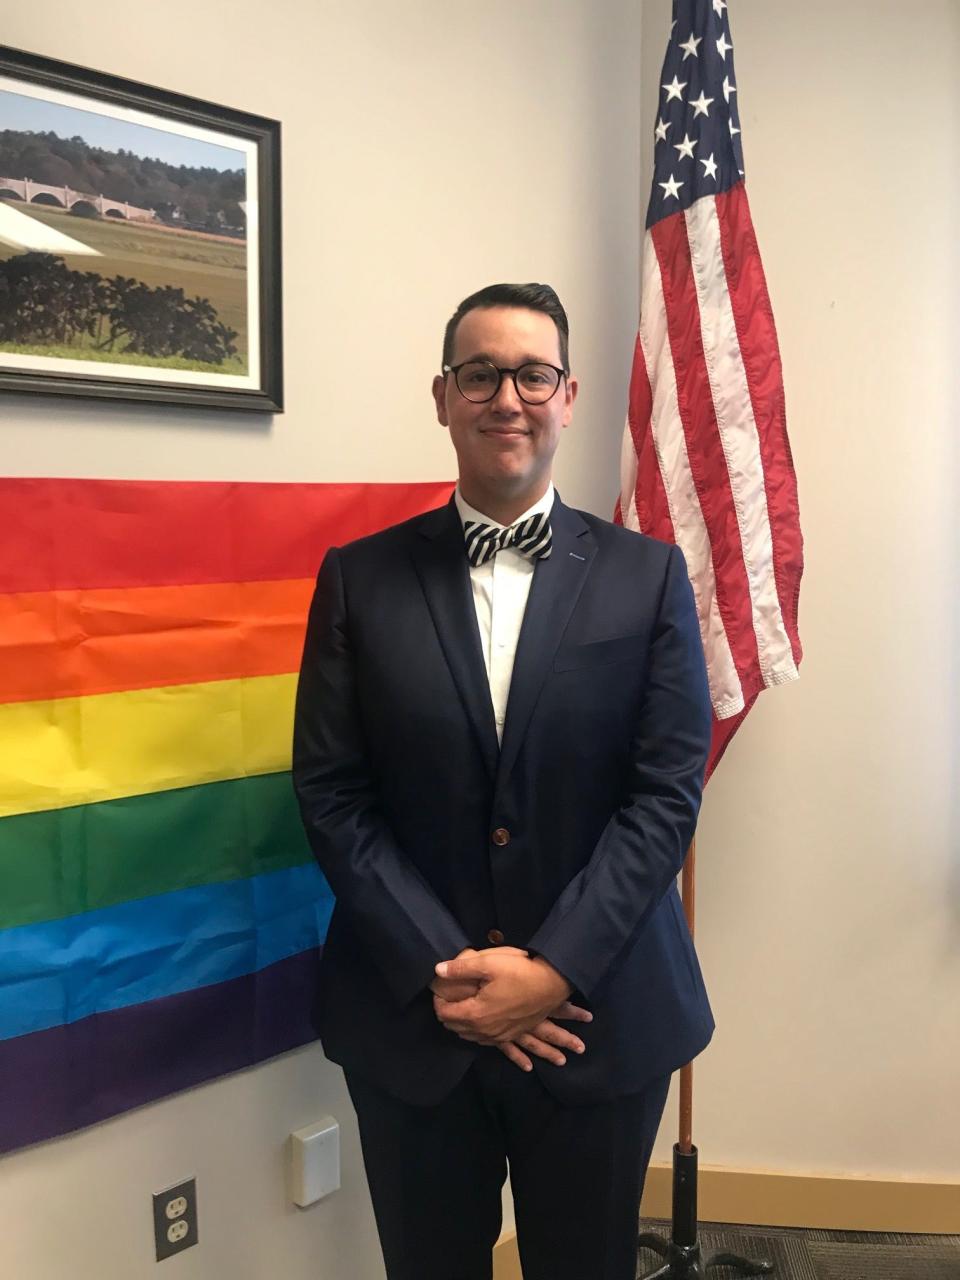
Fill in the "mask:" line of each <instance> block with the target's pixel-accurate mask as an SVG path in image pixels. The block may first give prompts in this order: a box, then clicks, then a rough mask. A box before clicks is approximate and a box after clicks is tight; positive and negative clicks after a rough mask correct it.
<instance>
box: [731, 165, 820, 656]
mask: <svg viewBox="0 0 960 1280" xmlns="http://www.w3.org/2000/svg"><path fill="white" fill-rule="evenodd" d="M716 203H717V215H718V218H719V222H720V241H721V246H722V251H723V263H724V270H725V273H726V277H727V288H728V291H729V294H730V304H731V307H732V309H733V318H734V322H735V324H736V326H737V337H738V339H739V342H740V354H741V357H742V359H743V366H744V369H745V370H746V374H747V383H748V386H749V388H750V400H751V403H752V405H753V416H754V420H755V421H756V424H757V435H758V438H759V443H760V456H761V458H762V460H763V480H764V486H765V489H766V495H767V512H768V516H769V521H770V534H771V538H772V542H773V571H774V579H775V581H776V584H777V595H778V597H779V600H780V612H781V613H782V615H783V623H784V627H785V628H786V631H787V635H788V636H789V638H790V647H791V649H792V650H793V659H794V662H796V663H799V662H800V658H801V656H802V652H803V651H802V648H801V645H800V633H799V630H798V625H797V613H798V606H799V596H800V578H801V575H802V573H803V537H802V534H801V532H800V511H799V504H798V501H797V477H796V472H795V470H794V466H793V456H792V454H791V452H790V441H789V440H788V438H787V415H786V408H785V405H784V397H783V374H782V369H781V364H780V348H779V346H778V343H777V329H776V325H775V323H774V319H773V309H772V307H771V306H770V296H769V294H768V293H767V282H766V278H765V276H764V272H763V264H762V262H761V260H760V250H759V248H758V246H757V237H756V233H755V232H754V229H753V222H752V220H751V218H750V206H749V203H748V201H747V192H746V188H745V187H744V185H743V183H742V182H741V183H738V184H737V185H736V186H735V187H731V189H730V190H729V191H727V192H726V193H724V194H723V195H720V196H717V199H716Z"/></svg>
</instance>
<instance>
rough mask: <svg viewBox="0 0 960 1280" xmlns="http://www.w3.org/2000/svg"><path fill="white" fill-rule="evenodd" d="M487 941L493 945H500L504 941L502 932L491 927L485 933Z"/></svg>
mask: <svg viewBox="0 0 960 1280" xmlns="http://www.w3.org/2000/svg"><path fill="white" fill-rule="evenodd" d="M487 941H488V942H492V943H493V945H494V946H495V947H502V946H503V942H504V937H503V934H502V933H501V932H500V930H499V929H491V930H490V932H489V933H488V934H487Z"/></svg>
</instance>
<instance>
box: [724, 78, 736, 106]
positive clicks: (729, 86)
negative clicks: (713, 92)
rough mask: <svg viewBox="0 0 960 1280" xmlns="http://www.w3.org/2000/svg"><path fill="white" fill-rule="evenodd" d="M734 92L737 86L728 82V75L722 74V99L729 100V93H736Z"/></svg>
mask: <svg viewBox="0 0 960 1280" xmlns="http://www.w3.org/2000/svg"><path fill="white" fill-rule="evenodd" d="M736 92H737V86H736V85H735V84H731V83H730V77H729V76H724V77H723V96H724V99H725V100H726V101H727V102H729V101H730V95H731V93H736Z"/></svg>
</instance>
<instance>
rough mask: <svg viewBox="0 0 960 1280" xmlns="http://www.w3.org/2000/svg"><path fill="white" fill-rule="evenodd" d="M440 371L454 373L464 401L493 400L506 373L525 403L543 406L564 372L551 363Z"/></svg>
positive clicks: (483, 364)
mask: <svg viewBox="0 0 960 1280" xmlns="http://www.w3.org/2000/svg"><path fill="white" fill-rule="evenodd" d="M443 372H444V373H445V374H446V373H452V374H453V376H454V378H455V379H456V383H457V390H458V391H459V392H460V394H461V395H462V396H463V398H464V399H465V400H472V401H473V403H474V404H485V403H486V402H487V401H488V400H492V399H493V397H494V396H495V395H496V394H497V392H498V391H499V390H500V384H501V383H502V382H503V375H504V374H505V373H509V375H510V377H511V378H512V379H513V385H514V386H515V387H516V389H517V395H518V396H519V397H520V399H521V400H523V401H524V402H525V403H526V404H546V402H547V401H548V400H550V399H552V397H553V396H554V395H555V393H556V390H557V387H559V385H560V379H561V378H563V377H565V376H566V373H565V371H564V370H563V369H558V368H557V367H556V365H552V364H522V365H520V366H519V368H517V369H500V368H498V367H497V366H496V365H495V364H493V363H492V362H491V361H490V360H467V361H465V362H464V363H463V364H456V365H450V364H445V365H444V366H443Z"/></svg>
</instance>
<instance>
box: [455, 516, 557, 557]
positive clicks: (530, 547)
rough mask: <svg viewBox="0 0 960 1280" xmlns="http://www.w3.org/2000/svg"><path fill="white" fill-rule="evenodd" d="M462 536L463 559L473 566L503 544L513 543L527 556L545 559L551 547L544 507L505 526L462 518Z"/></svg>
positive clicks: (551, 542)
mask: <svg viewBox="0 0 960 1280" xmlns="http://www.w3.org/2000/svg"><path fill="white" fill-rule="evenodd" d="M463 538H464V542H465V543H466V546H467V559H468V560H469V561H470V563H471V564H472V565H473V567H474V568H475V569H479V567H480V566H481V565H482V564H486V563H487V561H488V560H492V559H493V557H494V556H495V555H496V554H497V552H498V551H502V550H503V548H504V547H514V548H515V549H516V550H517V551H519V552H520V553H521V554H522V555H525V556H526V557H527V559H528V560H546V558H547V556H549V554H550V552H551V551H552V550H553V531H552V530H551V528H550V517H549V515H547V513H546V512H544V511H541V512H539V513H538V514H537V515H534V516H528V517H527V519H526V520H521V521H520V523H519V524H512V525H511V526H510V528H509V529H501V528H499V527H498V526H497V525H495V524H480V523H479V522H478V521H476V520H465V521H464V524H463Z"/></svg>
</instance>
